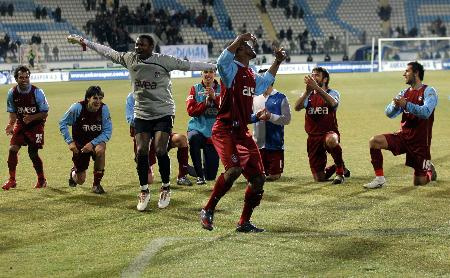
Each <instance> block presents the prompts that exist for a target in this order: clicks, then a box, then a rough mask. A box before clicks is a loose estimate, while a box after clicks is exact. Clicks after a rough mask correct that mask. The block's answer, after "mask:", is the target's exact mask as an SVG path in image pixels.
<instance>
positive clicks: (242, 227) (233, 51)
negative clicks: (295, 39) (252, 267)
mask: <svg viewBox="0 0 450 278" xmlns="http://www.w3.org/2000/svg"><path fill="white" fill-rule="evenodd" d="M255 42H256V38H255V36H254V35H253V34H251V33H245V34H241V35H239V36H237V37H236V39H235V40H234V41H233V42H232V43H231V44H230V46H228V48H226V49H225V50H224V51H223V52H222V54H221V55H220V56H219V59H218V61H217V62H218V69H219V74H220V77H221V84H222V86H221V88H222V89H221V93H220V106H219V113H218V114H217V120H216V122H215V123H214V125H213V129H212V141H213V144H214V147H215V148H216V150H217V153H218V154H219V157H220V159H221V161H222V163H223V165H224V167H225V172H224V173H222V174H221V175H220V176H219V177H218V178H217V180H216V184H215V185H214V188H213V191H212V193H211V196H210V198H209V200H208V203H207V204H206V206H205V207H204V208H203V209H202V211H201V212H200V218H201V224H202V226H203V228H204V229H207V230H212V229H213V228H214V227H213V217H214V210H215V208H216V205H217V203H218V202H219V200H220V198H222V197H223V196H224V195H225V193H227V191H228V190H229V189H230V188H231V186H232V185H233V183H234V181H235V180H236V179H237V178H238V177H239V176H240V175H241V174H243V175H244V176H245V178H246V179H247V181H248V186H247V189H246V191H245V197H244V208H243V210H242V214H241V218H240V220H239V222H238V224H237V227H236V231H238V232H255V233H257V232H263V231H264V229H261V228H258V227H256V226H255V225H253V224H252V223H251V222H250V218H251V215H252V213H253V209H254V208H255V207H257V206H258V205H259V203H260V201H261V199H262V196H263V193H264V190H263V186H264V181H265V174H264V166H263V163H262V161H261V155H260V154H259V150H258V146H257V145H256V143H255V141H254V140H253V138H252V135H251V134H250V132H249V130H248V127H247V125H248V124H249V123H250V117H251V114H252V106H253V95H255V94H262V93H264V92H265V91H266V90H267V88H268V87H269V86H270V84H272V83H273V82H274V80H275V75H276V73H277V71H278V68H279V66H280V64H281V63H282V62H283V61H284V60H285V59H286V53H285V52H284V51H283V49H282V48H281V49H278V50H276V52H275V60H274V62H273V64H272V65H271V67H270V69H269V70H268V71H267V72H266V73H264V75H262V76H261V75H259V74H256V73H254V72H253V70H252V69H251V68H250V67H249V62H250V60H252V59H254V58H255V57H256V53H255V50H254V48H253V46H252V45H253V44H254V43H255Z"/></svg>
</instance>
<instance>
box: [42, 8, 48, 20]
mask: <svg viewBox="0 0 450 278" xmlns="http://www.w3.org/2000/svg"><path fill="white" fill-rule="evenodd" d="M41 18H42V19H46V18H47V8H46V7H43V8H42V10H41Z"/></svg>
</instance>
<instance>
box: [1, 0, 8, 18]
mask: <svg viewBox="0 0 450 278" xmlns="http://www.w3.org/2000/svg"><path fill="white" fill-rule="evenodd" d="M7 10H8V8H7V7H6V3H5V2H1V3H0V15H1V16H5V15H6V11H7Z"/></svg>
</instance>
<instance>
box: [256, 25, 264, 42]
mask: <svg viewBox="0 0 450 278" xmlns="http://www.w3.org/2000/svg"><path fill="white" fill-rule="evenodd" d="M263 33H264V30H263V28H262V26H261V24H260V25H259V26H258V28H256V30H255V35H256V38H258V39H260V38H262V35H263Z"/></svg>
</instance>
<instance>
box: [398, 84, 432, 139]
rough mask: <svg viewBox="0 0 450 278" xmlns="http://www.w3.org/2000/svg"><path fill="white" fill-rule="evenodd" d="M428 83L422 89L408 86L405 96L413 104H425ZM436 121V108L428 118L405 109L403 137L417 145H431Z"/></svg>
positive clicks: (402, 126)
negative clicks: (422, 117)
mask: <svg viewBox="0 0 450 278" xmlns="http://www.w3.org/2000/svg"><path fill="white" fill-rule="evenodd" d="M426 88H427V85H423V86H422V87H421V88H420V89H418V90H414V89H412V88H408V89H407V90H406V92H405V94H404V97H405V98H406V99H407V100H408V102H411V103H413V104H417V105H423V98H424V92H425V89H426ZM433 122H434V110H433V112H431V115H430V117H428V119H421V118H419V117H417V116H415V115H413V114H412V113H408V111H403V115H402V121H401V128H402V134H403V138H405V139H406V140H407V141H408V143H409V144H411V145H415V146H430V145H431V134H432V129H433Z"/></svg>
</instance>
